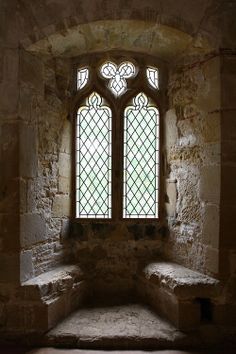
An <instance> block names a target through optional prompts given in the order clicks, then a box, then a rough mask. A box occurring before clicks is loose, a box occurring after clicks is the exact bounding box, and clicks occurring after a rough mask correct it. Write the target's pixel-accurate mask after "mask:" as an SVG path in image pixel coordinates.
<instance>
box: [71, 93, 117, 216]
mask: <svg viewBox="0 0 236 354" xmlns="http://www.w3.org/2000/svg"><path fill="white" fill-rule="evenodd" d="M111 116H112V115H111V109H110V108H109V107H108V105H107V104H105V103H104V100H103V99H102V97H101V96H100V95H99V94H98V93H96V92H93V93H92V94H91V95H90V96H89V97H88V99H87V100H86V102H85V104H84V105H83V106H81V107H80V108H79V110H78V114H77V127H76V128H77V129H76V132H77V134H76V140H77V142H76V145H77V147H76V193H77V202H76V204H77V206H76V216H77V217H80V218H110V217H111V125H112V122H111Z"/></svg>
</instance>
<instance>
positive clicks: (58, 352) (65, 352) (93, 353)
mask: <svg viewBox="0 0 236 354" xmlns="http://www.w3.org/2000/svg"><path fill="white" fill-rule="evenodd" d="M0 354H235V351H232V350H227V351H222V350H221V351H182V350H181V351H179V350H158V351H152V352H150V351H138V350H137V351H131V350H124V351H117V350H116V351H115V350H114V351H103V350H80V349H56V348H40V349H32V350H30V351H28V350H27V351H25V350H23V351H22V349H13V348H12V349H6V348H4V349H2V350H1V348H0Z"/></svg>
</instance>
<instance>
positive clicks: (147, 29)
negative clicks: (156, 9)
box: [24, 20, 214, 62]
mask: <svg viewBox="0 0 236 354" xmlns="http://www.w3.org/2000/svg"><path fill="white" fill-rule="evenodd" d="M25 43H26V42H25ZM24 47H25V49H27V50H29V51H31V52H34V53H35V54H36V53H38V54H44V55H48V54H49V55H52V56H55V57H57V56H60V57H67V58H71V57H76V56H78V55H80V54H84V53H90V52H99V51H105V50H111V49H122V50H129V51H135V52H143V53H148V54H150V55H154V56H157V57H159V58H160V59H162V60H165V61H167V62H170V61H173V59H174V61H176V60H178V59H179V58H181V57H182V56H183V55H185V54H186V53H188V54H191V55H193V56H195V55H199V54H203V55H204V54H207V53H210V52H212V51H213V50H214V48H212V46H211V45H210V44H209V42H208V40H207V39H206V38H203V37H199V36H198V37H195V38H193V37H192V36H191V35H189V34H187V33H185V32H182V31H180V30H177V29H175V28H173V27H169V26H166V25H161V24H156V23H153V22H146V21H138V20H116V21H110V20H106V21H95V22H90V23H86V24H80V25H77V26H74V27H72V28H68V29H66V31H63V33H62V32H55V33H54V34H51V35H49V36H48V37H46V38H44V39H41V40H39V41H37V42H36V43H33V44H30V45H29V46H26V45H25V46H24Z"/></svg>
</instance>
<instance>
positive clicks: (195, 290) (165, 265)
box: [143, 261, 219, 298]
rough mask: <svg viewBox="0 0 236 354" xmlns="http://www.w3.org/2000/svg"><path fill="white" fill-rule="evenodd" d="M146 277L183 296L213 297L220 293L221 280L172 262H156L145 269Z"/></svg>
mask: <svg viewBox="0 0 236 354" xmlns="http://www.w3.org/2000/svg"><path fill="white" fill-rule="evenodd" d="M143 275H144V277H145V279H147V280H149V281H151V282H153V283H156V284H159V285H160V286H161V287H164V288H167V289H168V290H169V291H170V292H171V293H174V294H175V295H176V296H178V297H181V298H191V297H194V298H197V297H200V298H202V297H213V296H217V295H218V294H219V281H218V280H217V279H214V278H212V277H209V276H207V275H205V274H201V273H199V272H196V271H193V270H191V269H188V268H185V267H183V266H181V265H179V264H177V263H172V262H165V261H160V262H155V263H150V264H148V265H147V266H146V267H145V268H144V269H143Z"/></svg>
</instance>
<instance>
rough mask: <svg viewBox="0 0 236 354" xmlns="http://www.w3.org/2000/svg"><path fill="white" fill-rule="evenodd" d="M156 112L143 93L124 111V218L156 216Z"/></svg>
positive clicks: (157, 120) (157, 121)
mask: <svg viewBox="0 0 236 354" xmlns="http://www.w3.org/2000/svg"><path fill="white" fill-rule="evenodd" d="M158 154H159V112H158V110H157V108H156V107H155V105H154V104H153V103H152V102H151V101H150V100H149V99H148V97H147V96H146V95H145V94H144V93H143V92H142V93H139V94H138V95H137V96H135V97H134V99H133V101H132V104H131V105H129V106H128V107H126V108H125V112H124V171H123V173H124V177H123V183H124V186H123V217H124V218H157V217H158Z"/></svg>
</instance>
